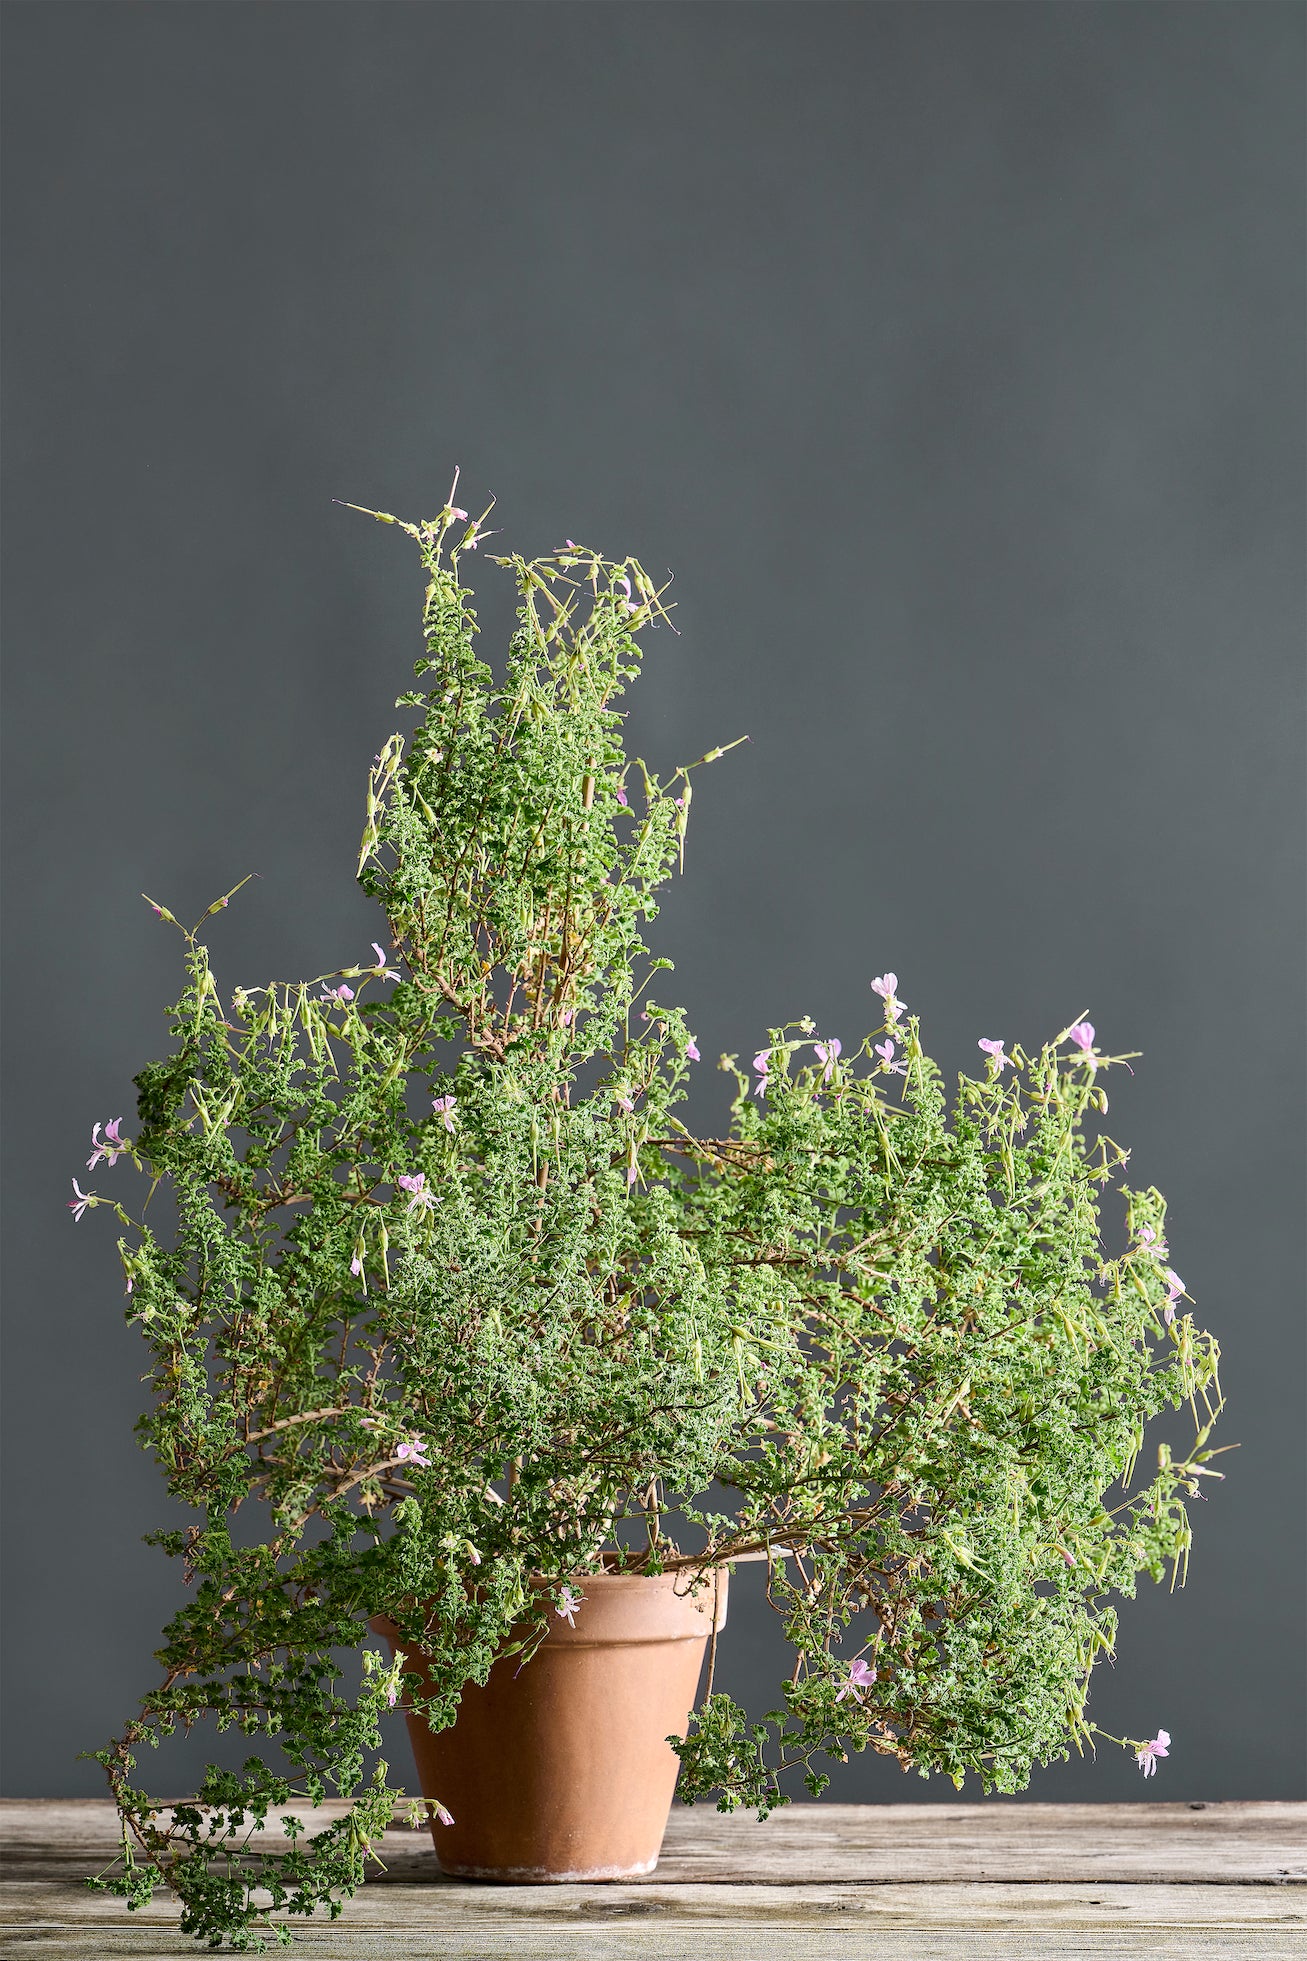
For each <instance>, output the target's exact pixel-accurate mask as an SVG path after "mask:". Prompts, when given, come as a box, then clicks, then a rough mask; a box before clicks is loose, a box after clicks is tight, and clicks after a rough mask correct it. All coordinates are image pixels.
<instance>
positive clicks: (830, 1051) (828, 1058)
mask: <svg viewBox="0 0 1307 1961" xmlns="http://www.w3.org/2000/svg"><path fill="white" fill-rule="evenodd" d="M812 1046H813V1048H814V1049H815V1050H816V1051H817V1059H818V1061H820V1062H824V1063H825V1065H826V1066H825V1068H824V1069H823V1070H822V1072H821V1079H822V1081H823V1082H824V1083H828V1082H829V1081H830V1079H831V1077H832V1076H833V1075H834V1074H835V1058H836V1056H837V1055H838V1054H839V1052H840V1049H841V1047H842V1046H843V1045H842V1043H841V1042H840V1038H839V1036H838V1035H832V1036H831V1038H830V1040H829V1042H814V1043H813V1045H812Z"/></svg>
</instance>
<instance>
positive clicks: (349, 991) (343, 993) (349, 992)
mask: <svg viewBox="0 0 1307 1961" xmlns="http://www.w3.org/2000/svg"><path fill="white" fill-rule="evenodd" d="M318 999H319V1001H335V1002H337V1003H338V1004H339V1005H340V1006H341V1007H342V1008H343V1007H344V1005H345V1003H346V1002H347V1001H352V1000H353V999H354V990H353V988H352V987H350V986H349V985H348V983H347V982H345V981H342V982H341V984H340V986H339V987H328V988H326V989H325V990H324V991H323V992H322V993H321V994H319V996H318Z"/></svg>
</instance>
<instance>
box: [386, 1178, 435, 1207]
mask: <svg viewBox="0 0 1307 1961" xmlns="http://www.w3.org/2000/svg"><path fill="white" fill-rule="evenodd" d="M395 1183H396V1184H397V1185H398V1186H399V1189H400V1190H401V1191H402V1192H409V1193H411V1197H410V1198H409V1202H408V1209H409V1211H410V1212H413V1211H416V1210H417V1209H418V1208H419V1207H422V1206H425V1208H426V1210H427V1211H428V1212H432V1211H434V1210H435V1204H436V1195H435V1193H434V1192H429V1191H428V1190H427V1174H426V1172H425V1171H415V1172H408V1171H403V1172H401V1173H400V1175H399V1177H398V1178H396V1180H395Z"/></svg>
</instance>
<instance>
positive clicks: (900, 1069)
mask: <svg viewBox="0 0 1307 1961" xmlns="http://www.w3.org/2000/svg"><path fill="white" fill-rule="evenodd" d="M873 1047H874V1048H875V1051H876V1054H877V1055H878V1056H879V1057H880V1059H881V1061H882V1063H883V1064H884V1065H885V1067H886V1069H888V1071H889V1073H890V1075H891V1076H906V1075H907V1073H908V1065H907V1063H906V1062H896V1061H895V1060H894V1044H893V1042H890V1041H884V1042H876V1043H874V1044H873Z"/></svg>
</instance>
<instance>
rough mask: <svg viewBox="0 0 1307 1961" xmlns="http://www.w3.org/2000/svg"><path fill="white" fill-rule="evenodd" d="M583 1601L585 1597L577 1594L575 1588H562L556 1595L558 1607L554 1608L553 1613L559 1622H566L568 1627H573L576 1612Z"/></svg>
mask: <svg viewBox="0 0 1307 1961" xmlns="http://www.w3.org/2000/svg"><path fill="white" fill-rule="evenodd" d="M584 1599H585V1595H584V1594H583V1593H578V1592H577V1591H576V1588H575V1587H563V1588H562V1589H561V1591H560V1593H559V1595H558V1605H557V1606H556V1607H555V1608H554V1612H555V1613H556V1614H557V1616H558V1618H559V1620H560V1621H566V1622H567V1625H568V1626H569V1627H575V1626H576V1610H577V1608H578V1607H579V1606H580V1605H581V1602H582V1601H583V1600H584Z"/></svg>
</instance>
